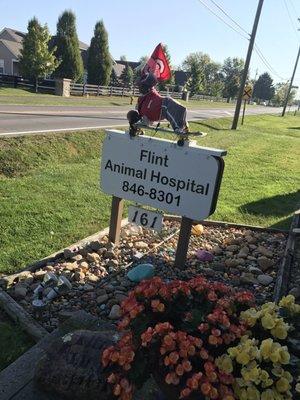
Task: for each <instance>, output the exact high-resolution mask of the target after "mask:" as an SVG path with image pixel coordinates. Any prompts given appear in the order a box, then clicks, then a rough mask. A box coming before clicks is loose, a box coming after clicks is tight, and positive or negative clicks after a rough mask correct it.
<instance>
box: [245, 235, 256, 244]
mask: <svg viewBox="0 0 300 400" xmlns="http://www.w3.org/2000/svg"><path fill="white" fill-rule="evenodd" d="M245 239H246V240H247V242H248V243H249V244H255V243H256V242H257V239H256V238H255V237H254V236H252V235H246V236H245Z"/></svg>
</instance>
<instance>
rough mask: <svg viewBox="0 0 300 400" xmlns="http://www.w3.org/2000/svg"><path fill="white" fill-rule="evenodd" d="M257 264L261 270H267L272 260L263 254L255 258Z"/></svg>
mask: <svg viewBox="0 0 300 400" xmlns="http://www.w3.org/2000/svg"><path fill="white" fill-rule="evenodd" d="M257 262H258V265H259V266H260V268H261V269H262V270H263V271H267V270H268V269H269V268H271V267H273V265H274V261H273V260H270V259H269V258H267V257H265V256H263V257H259V258H258V259H257Z"/></svg>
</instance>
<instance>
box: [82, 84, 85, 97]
mask: <svg viewBox="0 0 300 400" xmlns="http://www.w3.org/2000/svg"><path fill="white" fill-rule="evenodd" d="M84 95H85V83H84V84H83V86H82V96H84Z"/></svg>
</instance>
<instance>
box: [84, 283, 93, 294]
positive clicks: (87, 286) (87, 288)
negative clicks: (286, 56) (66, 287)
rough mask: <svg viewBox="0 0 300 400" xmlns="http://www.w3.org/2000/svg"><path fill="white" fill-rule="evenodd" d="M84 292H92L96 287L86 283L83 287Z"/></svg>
mask: <svg viewBox="0 0 300 400" xmlns="http://www.w3.org/2000/svg"><path fill="white" fill-rule="evenodd" d="M83 290H84V291H85V292H91V291H92V290H94V286H93V285H90V284H89V283H86V284H85V285H83Z"/></svg>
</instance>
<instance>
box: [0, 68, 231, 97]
mask: <svg viewBox="0 0 300 400" xmlns="http://www.w3.org/2000/svg"><path fill="white" fill-rule="evenodd" d="M0 86H13V87H15V88H17V87H20V88H22V87H24V88H31V89H34V88H35V84H34V83H33V82H32V81H30V80H29V79H24V78H22V77H20V76H12V75H3V74H0ZM38 91H41V92H50V93H54V91H55V80H54V79H39V81H38ZM70 94H71V95H73V96H85V95H91V96H122V97H131V96H138V95H139V94H140V92H139V89H138V87H136V86H132V87H120V86H101V85H90V84H82V83H75V82H72V83H71V87H70ZM160 94H161V95H162V96H170V97H172V98H173V99H181V98H182V95H183V93H182V92H175V91H174V90H172V89H170V90H164V91H160ZM190 99H191V100H206V101H216V102H223V103H224V102H227V99H226V98H223V97H216V96H208V95H204V94H195V95H193V96H190ZM233 101H234V100H233Z"/></svg>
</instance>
